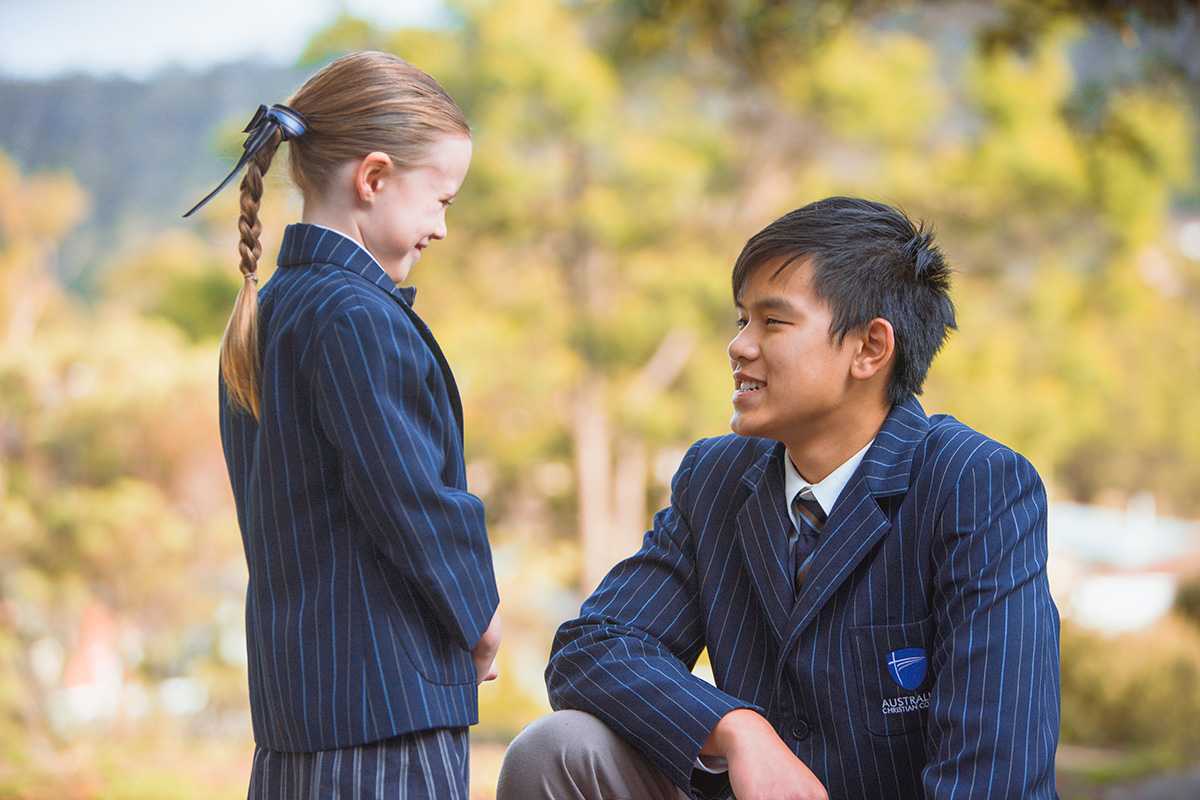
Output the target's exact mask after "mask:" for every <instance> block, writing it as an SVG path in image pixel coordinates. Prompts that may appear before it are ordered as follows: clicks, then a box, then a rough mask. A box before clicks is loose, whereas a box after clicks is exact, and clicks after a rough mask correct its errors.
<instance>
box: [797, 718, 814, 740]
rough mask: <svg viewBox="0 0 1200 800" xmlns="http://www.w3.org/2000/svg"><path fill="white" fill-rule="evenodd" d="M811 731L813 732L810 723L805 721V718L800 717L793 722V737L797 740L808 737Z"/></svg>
mask: <svg viewBox="0 0 1200 800" xmlns="http://www.w3.org/2000/svg"><path fill="white" fill-rule="evenodd" d="M809 733H811V730H810V729H809V727H808V723H807V722H805V721H804V720H802V719H798V720H796V721H795V722H794V723H793V724H792V738H793V739H796V740H801V739H807V738H808V734H809Z"/></svg>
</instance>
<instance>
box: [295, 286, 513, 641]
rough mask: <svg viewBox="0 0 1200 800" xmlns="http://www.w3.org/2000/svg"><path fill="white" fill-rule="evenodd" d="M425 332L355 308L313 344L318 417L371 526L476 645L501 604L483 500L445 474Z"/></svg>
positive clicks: (446, 620) (456, 630) (397, 562)
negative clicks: (428, 381)
mask: <svg viewBox="0 0 1200 800" xmlns="http://www.w3.org/2000/svg"><path fill="white" fill-rule="evenodd" d="M422 348H423V343H422V342H421V340H420V334H419V333H418V332H417V331H416V330H414V329H413V326H412V324H411V323H409V322H408V320H406V319H403V318H392V317H391V316H389V315H386V314H383V313H381V312H379V311H377V310H376V311H374V312H372V311H369V310H368V309H367V308H366V307H363V306H357V307H354V308H351V309H348V310H342V311H339V312H337V314H336V316H334V317H333V318H332V319H330V320H328V321H327V322H326V323H325V326H324V328H323V329H322V331H321V332H320V333H319V335H318V339H317V341H316V343H315V353H314V363H313V364H312V370H313V374H314V376H315V384H316V392H315V393H316V397H317V402H316V406H317V418H318V421H319V422H320V425H321V427H322V428H323V429H324V431H325V433H326V434H327V435H328V436H329V437H330V439H331V440H332V442H333V445H334V447H335V448H336V450H337V454H338V461H339V463H340V466H341V469H342V479H343V481H344V484H345V487H346V491H347V494H348V497H349V501H350V503H351V504H352V506H353V508H354V510H355V511H356V512H357V513H358V515H359V517H360V518H361V520H362V522H363V524H364V526H365V527H366V530H367V533H369V534H370V536H371V538H372V540H373V541H374V542H375V544H376V546H377V547H379V549H380V550H381V551H382V552H383V553H384V554H385V555H386V557H387V558H388V560H389V561H390V562H391V563H392V565H394V566H395V568H396V569H397V570H399V571H400V572H401V573H402V574H404V575H406V576H407V577H408V578H409V579H410V580H411V581H412V584H413V586H414V587H416V589H417V591H418V592H420V593H421V594H422V595H423V596H424V597H425V598H426V599H427V600H428V601H429V603H430V605H431V606H432V607H433V608H434V609H435V611H436V612H437V615H438V617H439V619H440V620H441V621H442V623H443V624H444V625H445V627H446V628H447V630H448V631H449V632H450V633H451V634H452V635H453V636H454V637H455V638H456V639H457V640H458V642H459V644H461V645H462V646H463V647H465V648H466V649H468V650H470V649H473V648H474V646H475V645H476V644H477V643H478V642H479V639H480V637H481V636H482V635H483V631H484V629H486V628H487V625H488V623H489V622H490V621H491V618H492V615H493V613H494V612H495V610H496V606H497V604H498V602H499V598H498V592H497V589H496V579H495V575H494V572H493V567H492V556H491V548H490V546H489V544H488V539H487V529H486V526H485V523H484V509H483V502H482V501H481V500H480V499H479V498H478V497H475V496H474V495H472V494H470V493H469V492H467V491H464V490H462V489H459V488H456V487H454V486H450V485H447V484H446V482H445V481H444V480H443V479H442V475H443V469H444V467H445V459H446V456H445V451H444V449H443V445H442V444H441V443H440V440H439V437H438V436H436V435H435V434H436V428H437V427H440V426H443V425H446V424H454V422H453V420H449V421H447V420H440V419H439V417H438V411H437V405H436V403H435V398H433V397H432V396H431V395H430V393H429V390H428V388H427V384H426V381H425V377H424V370H423V369H422V368H421V359H420V357H419V356H420V354H421V353H422V352H423V350H422Z"/></svg>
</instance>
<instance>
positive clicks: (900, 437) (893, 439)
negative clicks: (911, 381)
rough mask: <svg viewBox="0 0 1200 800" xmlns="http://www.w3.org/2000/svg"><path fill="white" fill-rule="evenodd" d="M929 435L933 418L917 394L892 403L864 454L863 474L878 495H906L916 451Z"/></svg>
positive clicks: (870, 488) (873, 492) (868, 485)
mask: <svg viewBox="0 0 1200 800" xmlns="http://www.w3.org/2000/svg"><path fill="white" fill-rule="evenodd" d="M928 434H929V417H927V416H926V415H925V409H924V408H922V407H921V404H920V402H918V401H917V398H916V397H914V396H913V395H909V396H908V399H906V400H905V401H904V402H902V403H897V404H896V405H894V406H892V410H891V411H890V412H889V413H888V415H887V419H885V420H884V421H883V427H881V428H880V429H879V433H877V434H876V435H875V443H874V444H872V445H871V449H870V450H868V451H867V454H866V455H865V456H864V457H863V462H862V467H861V469H862V475H863V478H864V479H865V480H866V482H867V488H868V490H869V491H870V492H871V494H873V495H874V496H876V497H884V496H887V495H893V494H905V493H906V492H907V491H908V477H909V474H910V473H911V472H912V460H913V453H914V452H916V449H917V445H919V444H920V443H921V442H922V441H924V440H925V437H926V436H927V435H928Z"/></svg>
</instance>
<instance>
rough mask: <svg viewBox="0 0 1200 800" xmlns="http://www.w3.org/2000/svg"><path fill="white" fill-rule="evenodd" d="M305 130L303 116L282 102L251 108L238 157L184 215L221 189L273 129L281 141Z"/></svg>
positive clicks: (188, 214)
mask: <svg viewBox="0 0 1200 800" xmlns="http://www.w3.org/2000/svg"><path fill="white" fill-rule="evenodd" d="M306 130H308V124H307V123H306V122H305V121H304V117H302V116H300V114H299V113H298V112H296V111H294V110H292V109H290V108H288V107H287V106H285V105H282V104H280V103H276V104H275V105H273V106H271V107H270V108H267V107H266V106H265V105H260V106H259V107H258V110H257V111H255V112H254V116H253V117H251V118H250V122H249V123H248V124H247V125H246V127H245V128H243V129H242V133H248V134H250V135H249V136H247V137H246V142H245V143H244V144H243V145H242V151H243V152H242V157H241V158H239V159H238V162H237V164H236V165H234V168H233V169H232V170H231V171H230V172H229V174H228V175H226V176H225V180H223V181H221V183H220V184H218V185H217V188H215V189H213V190H212V191H211V192H209V193H208V194H207V195H206V196H205V198H204V199H203V200H201V201H200V202H199V203H196V205H194V206H192V209H191V210H190V211H188V212H187V213H186V214H184V215H183V216H184V217H190V216H191V215H192V214H194V213H196V212H197V211H199V210H200V209H201V208H203V207H204V205H205V204H206V203H207V202H208V201H209V200H212V199H213V198H214V197H216V196H217V193H218V192H220V191H221V190H222V189H224V188H225V187H226V186H227V185H229V182H230V181H231V180H233V176H235V175H237V174H238V173H239V172H240V171H241V169H242V167H244V166H246V165H247V164H248V163H250V159H252V158H254V157H255V156H256V155H258V151H259V150H262V149H263V146H264V145H265V144H266V143H267V142H269V141H271V137H272V136H274V135H275V131H279V132H280V135H281V136H282V138H283V141H285V142H286V141H288V140H289V139H296V138H298V137H300V136H303V135H304V132H305V131H306Z"/></svg>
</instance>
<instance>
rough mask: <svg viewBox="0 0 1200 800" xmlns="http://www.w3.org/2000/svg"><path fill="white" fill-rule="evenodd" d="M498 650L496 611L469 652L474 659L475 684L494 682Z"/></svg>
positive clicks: (497, 673) (498, 638)
mask: <svg viewBox="0 0 1200 800" xmlns="http://www.w3.org/2000/svg"><path fill="white" fill-rule="evenodd" d="M499 650H500V609H496V613H495V614H493V615H492V621H491V622H490V623H488V626H487V630H486V631H484V632H483V636H482V637H480V639H479V643H478V644H476V645H475V649H474V650H472V651H471V657H472V658H473V659H475V681H476V683H483V682H484V681H494V680H496V678H497V677H498V676H499V674H500V673H499V672H497V671H496V653H497V652H498V651H499Z"/></svg>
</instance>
